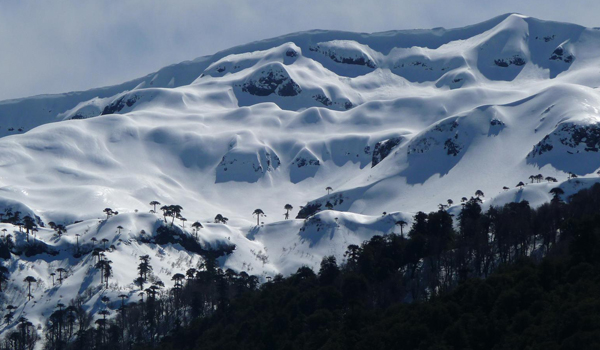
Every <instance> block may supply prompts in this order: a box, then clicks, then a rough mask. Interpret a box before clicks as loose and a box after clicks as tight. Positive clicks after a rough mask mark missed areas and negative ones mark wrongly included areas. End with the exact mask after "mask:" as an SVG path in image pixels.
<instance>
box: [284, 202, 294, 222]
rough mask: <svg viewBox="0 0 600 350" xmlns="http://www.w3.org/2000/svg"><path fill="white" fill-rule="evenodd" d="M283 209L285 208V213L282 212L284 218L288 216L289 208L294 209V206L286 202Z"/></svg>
mask: <svg viewBox="0 0 600 350" xmlns="http://www.w3.org/2000/svg"><path fill="white" fill-rule="evenodd" d="M283 209H285V214H283V215H284V216H285V219H286V220H287V219H289V218H290V210H292V209H294V207H292V205H291V204H286V205H285V206H284V207H283Z"/></svg>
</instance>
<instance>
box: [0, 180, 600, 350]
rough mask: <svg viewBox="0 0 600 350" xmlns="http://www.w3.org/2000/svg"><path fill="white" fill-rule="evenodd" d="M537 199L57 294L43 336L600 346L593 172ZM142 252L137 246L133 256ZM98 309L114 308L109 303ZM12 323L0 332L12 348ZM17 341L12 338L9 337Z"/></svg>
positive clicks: (252, 343)
mask: <svg viewBox="0 0 600 350" xmlns="http://www.w3.org/2000/svg"><path fill="white" fill-rule="evenodd" d="M553 193H554V199H553V200H552V201H551V202H550V203H547V204H544V205H542V206H541V207H539V208H535V209H534V208H531V207H530V206H529V204H528V203H527V202H520V203H509V204H507V205H505V206H503V207H492V208H490V209H489V210H487V211H485V212H484V211H482V208H481V206H480V201H479V200H478V199H477V198H471V199H470V200H467V201H465V202H464V203H463V207H462V210H461V212H460V214H458V215H457V217H455V218H453V217H452V215H451V214H450V213H448V212H447V211H445V210H443V209H442V210H439V211H437V212H431V213H428V214H427V213H422V212H419V213H417V214H416V215H415V217H414V221H413V224H412V226H411V227H410V228H407V230H403V225H402V223H399V229H400V230H401V231H405V232H402V233H398V234H389V235H386V236H375V237H373V238H372V239H370V240H369V241H366V242H364V243H363V244H362V245H360V246H356V245H351V246H349V247H348V248H347V251H346V254H345V259H344V261H341V262H340V261H336V259H335V258H334V257H333V256H331V257H325V258H324V259H323V261H322V262H321V266H320V269H319V271H313V270H311V269H310V268H308V267H302V268H300V269H298V271H297V272H296V273H294V274H293V275H291V276H289V277H283V276H276V277H275V278H273V279H272V280H270V281H268V282H267V283H264V284H262V285H261V284H259V280H258V278H257V277H255V276H249V275H248V274H247V273H245V272H241V273H236V272H234V271H231V270H226V271H223V270H222V269H220V268H218V264H217V260H216V259H217V257H216V256H214V255H211V254H208V253H204V254H205V263H204V264H203V265H202V266H198V268H197V269H196V268H194V269H190V270H188V271H187V272H186V274H185V275H184V274H176V275H174V276H173V280H174V281H175V287H174V288H173V289H170V290H165V288H164V286H161V285H152V284H149V283H148V284H149V285H148V286H146V283H147V282H146V281H145V280H144V274H145V271H146V272H147V271H148V269H151V260H150V259H149V258H147V259H141V261H140V266H138V269H139V271H140V279H139V281H140V284H139V285H140V297H141V299H142V300H143V301H140V302H139V303H130V304H125V303H122V304H121V305H120V306H119V307H118V309H116V310H114V311H109V310H108V309H107V310H106V314H105V315H104V316H105V317H106V318H101V319H99V320H96V321H95V322H92V320H91V319H90V316H89V315H88V314H87V313H86V312H85V311H84V310H82V308H81V305H78V303H77V300H74V301H72V303H71V305H59V306H58V307H57V310H56V311H55V312H54V314H53V315H52V316H51V317H50V318H49V320H48V322H47V325H46V332H45V337H46V348H47V349H86V348H89V349H113V350H114V349H153V348H154V349H164V350H167V349H273V350H275V349H290V350H292V349H430V350H434V349H435V350H450V349H457V350H458V349H472V350H476V349H600V184H599V185H595V186H594V187H592V188H590V189H586V190H582V191H580V192H579V193H577V194H575V195H573V196H571V197H570V198H568V200H567V201H566V202H564V201H563V200H562V199H561V195H562V193H561V191H558V190H557V191H554V192H553ZM142 258H144V257H142ZM111 312H115V313H116V315H112V316H114V317H110V316H111ZM27 327H28V326H27V324H25V323H24V325H23V326H22V327H20V328H19V330H18V331H16V332H14V333H13V334H11V335H9V336H8V337H7V338H6V339H4V341H3V342H2V348H3V349H20V348H23V349H24V348H26V347H21V346H26V345H27V340H28V339H27V336H28V334H29V333H28V332H29V331H30V330H28V328H27ZM22 344H23V345H22Z"/></svg>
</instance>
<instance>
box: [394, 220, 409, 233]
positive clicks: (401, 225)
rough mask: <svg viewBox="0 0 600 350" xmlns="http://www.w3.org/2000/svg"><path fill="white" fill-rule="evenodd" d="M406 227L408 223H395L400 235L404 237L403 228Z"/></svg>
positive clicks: (401, 221) (402, 221)
mask: <svg viewBox="0 0 600 350" xmlns="http://www.w3.org/2000/svg"><path fill="white" fill-rule="evenodd" d="M406 225H408V223H407V222H406V221H404V220H398V221H396V226H400V235H401V236H404V231H403V229H404V226H406Z"/></svg>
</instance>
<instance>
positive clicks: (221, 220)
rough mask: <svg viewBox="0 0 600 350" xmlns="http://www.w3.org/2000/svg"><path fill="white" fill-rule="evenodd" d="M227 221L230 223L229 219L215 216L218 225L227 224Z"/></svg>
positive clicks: (219, 215)
mask: <svg viewBox="0 0 600 350" xmlns="http://www.w3.org/2000/svg"><path fill="white" fill-rule="evenodd" d="M227 221H229V218H226V217H224V216H223V215H221V214H217V216H215V223H217V224H227Z"/></svg>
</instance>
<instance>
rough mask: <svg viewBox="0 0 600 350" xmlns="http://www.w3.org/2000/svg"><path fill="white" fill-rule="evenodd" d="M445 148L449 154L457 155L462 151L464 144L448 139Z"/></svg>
mask: <svg viewBox="0 0 600 350" xmlns="http://www.w3.org/2000/svg"><path fill="white" fill-rule="evenodd" d="M444 149H445V150H446V151H447V154H448V155H449V156H455V157H456V155H458V154H459V153H460V151H461V150H462V146H461V145H459V144H458V143H456V142H455V141H454V140H453V139H447V140H446V142H444Z"/></svg>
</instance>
